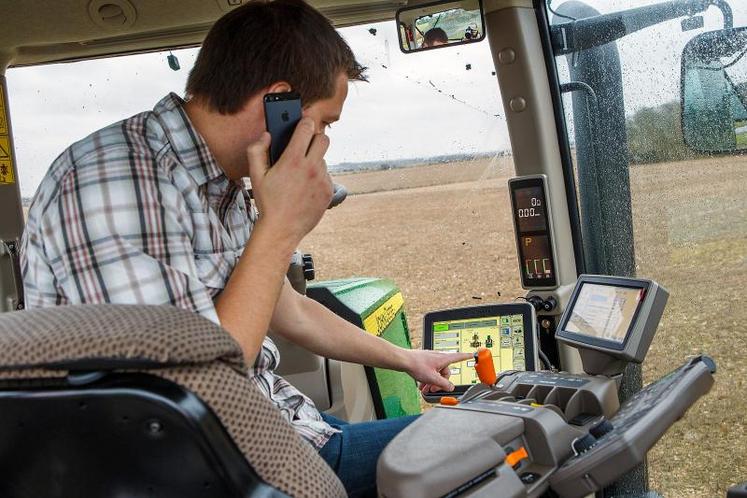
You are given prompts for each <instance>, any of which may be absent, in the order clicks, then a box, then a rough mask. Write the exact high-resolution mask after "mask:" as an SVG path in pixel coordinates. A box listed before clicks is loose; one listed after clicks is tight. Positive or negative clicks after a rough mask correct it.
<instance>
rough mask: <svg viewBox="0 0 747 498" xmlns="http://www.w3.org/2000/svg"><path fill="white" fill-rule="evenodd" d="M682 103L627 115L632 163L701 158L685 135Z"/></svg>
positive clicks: (667, 104)
mask: <svg viewBox="0 0 747 498" xmlns="http://www.w3.org/2000/svg"><path fill="white" fill-rule="evenodd" d="M680 112H681V111H680V103H679V102H677V101H674V102H668V103H666V104H662V105H660V106H657V107H644V108H643V109H641V110H639V111H638V112H636V113H635V114H633V115H632V116H630V117H628V118H627V120H626V121H627V123H626V126H627V131H628V151H629V153H630V162H631V164H647V163H659V162H668V161H684V160H687V159H694V158H697V157H701V154H699V153H697V152H695V151H693V150H691V149H690V148H689V147H688V146H687V145H686V144H685V141H684V138H683V136H682V122H681V118H680V116H681V114H680Z"/></svg>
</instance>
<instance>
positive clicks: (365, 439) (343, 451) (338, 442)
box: [319, 413, 418, 498]
mask: <svg viewBox="0 0 747 498" xmlns="http://www.w3.org/2000/svg"><path fill="white" fill-rule="evenodd" d="M322 418H323V419H324V421H325V422H327V423H328V424H329V425H331V426H332V427H334V428H336V429H340V430H341V431H342V432H339V433H337V434H333V435H332V437H331V438H330V440H329V441H327V444H325V445H324V446H323V447H322V448H321V449H320V450H319V455H320V456H321V457H322V458H323V459H324V461H325V462H327V464H328V465H329V466H330V467H332V470H334V471H335V474H337V477H339V478H340V481H342V484H343V485H344V486H345V490H346V491H347V492H348V496H349V497H350V498H363V497H375V496H376V462H377V461H378V460H379V455H380V454H381V452H382V451H383V450H384V447H385V446H386V445H387V444H389V441H391V440H392V439H393V438H394V436H396V435H397V434H399V432H400V431H401V430H402V429H404V428H405V427H407V426H408V425H410V424H411V423H412V422H414V421H415V420H416V419H417V418H418V415H413V416H409V417H399V418H392V419H386V420H375V421H373V422H360V423H356V424H349V423H347V422H345V421H343V420H340V419H338V418H335V417H333V416H331V415H327V414H325V413H322Z"/></svg>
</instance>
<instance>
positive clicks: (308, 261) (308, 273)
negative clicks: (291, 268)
mask: <svg viewBox="0 0 747 498" xmlns="http://www.w3.org/2000/svg"><path fill="white" fill-rule="evenodd" d="M301 261H302V262H303V278H305V279H306V280H314V278H315V277H316V273H315V272H314V259H313V258H312V257H311V254H304V255H303V256H301Z"/></svg>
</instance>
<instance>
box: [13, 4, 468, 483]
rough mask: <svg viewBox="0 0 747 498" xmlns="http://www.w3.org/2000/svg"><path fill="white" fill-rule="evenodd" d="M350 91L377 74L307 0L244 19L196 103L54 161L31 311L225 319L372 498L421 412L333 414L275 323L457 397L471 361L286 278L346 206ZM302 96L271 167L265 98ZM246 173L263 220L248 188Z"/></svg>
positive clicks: (298, 337) (39, 203) (206, 68)
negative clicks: (324, 223)
mask: <svg viewBox="0 0 747 498" xmlns="http://www.w3.org/2000/svg"><path fill="white" fill-rule="evenodd" d="M349 80H365V78H364V76H363V68H362V67H361V66H360V65H359V64H358V62H357V61H356V60H355V57H354V56H353V53H352V52H351V50H350V48H349V47H348V46H347V44H346V43H345V42H344V41H343V40H342V38H341V37H340V36H339V35H338V34H337V32H336V31H335V30H334V29H333V28H332V26H331V25H330V24H329V22H328V21H327V20H326V19H325V18H324V17H323V16H322V15H321V14H319V13H318V12H316V11H315V10H313V9H312V8H311V7H309V6H308V5H306V4H305V3H303V2H302V1H301V0H277V1H275V2H271V3H266V2H251V3H250V4H248V5H245V6H243V7H240V8H238V9H236V10H234V11H232V12H231V13H229V14H227V15H226V16H224V17H223V18H221V19H220V20H219V21H218V22H217V23H216V24H215V26H214V27H213V28H212V29H211V31H210V33H209V34H208V35H207V37H206V39H205V41H204V44H203V46H202V49H201V51H200V53H199V55H198V57H197V61H196V63H195V66H194V68H193V70H192V72H191V73H190V75H189V79H188V82H187V94H188V97H189V99H188V101H187V102H185V101H183V100H182V99H180V98H179V97H177V96H176V95H174V94H170V95H168V96H166V97H165V98H164V99H163V100H161V101H160V102H159V103H158V104H157V105H156V107H155V108H154V110H153V111H149V112H144V113H142V114H138V115H136V116H133V117H131V118H129V119H127V120H124V121H122V122H119V123H115V124H113V125H111V126H108V127H106V128H104V129H102V130H99V131H97V132H95V133H93V134H92V135H90V136H89V137H87V138H85V139H83V140H82V141H80V142H78V143H76V144H74V145H72V146H71V147H70V148H68V149H67V150H66V151H65V152H63V153H62V154H61V155H60V157H58V158H57V159H56V160H55V162H54V163H53V164H52V166H51V168H50V170H49V172H48V173H47V175H46V177H45V178H44V180H43V181H42V184H41V186H40V188H39V190H38V192H37V194H36V196H35V198H34V201H33V203H32V206H31V208H30V211H29V218H28V224H27V228H26V231H25V233H24V239H23V245H22V251H23V252H22V258H23V259H22V265H23V275H24V287H25V291H26V302H27V305H28V306H29V307H39V306H52V305H62V304H77V303H103V302H111V303H140V304H172V305H175V306H179V307H181V308H185V309H188V310H192V311H194V312H197V313H200V314H202V315H204V316H206V317H208V318H210V319H211V320H213V321H216V322H218V323H220V324H221V325H222V326H223V327H224V328H225V329H226V330H228V332H229V333H230V334H231V335H232V336H233V337H234V338H235V339H236V341H237V342H238V343H239V344H240V345H241V347H242V349H243V351H244V354H245V355H246V358H247V360H248V361H249V362H250V363H253V364H254V368H253V369H252V379H253V380H254V382H255V383H256V385H257V387H258V388H259V389H260V390H261V391H262V392H263V393H264V394H265V395H266V396H267V397H268V398H270V399H271V400H272V401H273V402H274V404H275V405H276V406H277V407H278V409H279V410H280V411H281V413H282V414H283V416H284V417H285V418H286V420H288V422H289V423H291V424H293V426H294V427H295V429H296V430H297V432H298V433H299V434H300V435H301V436H302V437H303V438H304V439H305V440H306V441H308V442H309V443H310V444H312V445H313V446H314V447H315V448H317V449H319V450H320V454H321V455H322V457H323V458H324V459H325V460H326V461H327V462H328V463H329V464H330V465H331V466H332V467H333V468H334V469H335V471H336V472H337V473H338V475H339V476H340V478H341V480H342V481H343V483H344V484H345V487H346V489H347V490H348V492H349V493H350V494H351V495H353V496H355V495H365V494H371V493H372V492H373V490H374V486H375V484H374V483H375V468H376V460H377V458H378V455H379V453H380V452H381V450H382V449H383V447H384V446H385V445H386V444H387V443H388V441H389V440H391V438H392V437H394V435H396V433H397V432H398V431H400V430H401V429H402V428H403V427H404V426H405V425H406V424H407V423H409V422H410V421H411V419H407V418H403V419H395V420H384V421H377V422H371V423H368V424H345V423H343V422H341V421H336V420H331V419H329V418H328V417H327V418H325V417H326V416H324V417H323V416H322V415H320V414H319V412H318V411H317V410H316V408H315V407H314V405H313V403H312V402H311V401H310V400H309V399H308V398H307V397H305V396H304V395H302V394H301V393H300V392H299V391H297V390H296V389H295V388H294V387H293V386H291V385H290V384H288V383H287V382H286V381H285V380H284V379H282V378H281V377H279V376H277V375H275V373H274V372H273V369H274V368H275V367H276V366H277V364H278V361H279V358H278V351H277V348H276V347H275V345H274V344H273V342H272V341H271V340H270V339H269V338H268V337H267V336H266V332H267V330H268V328H271V329H272V330H273V331H274V332H275V333H277V334H279V335H281V336H283V337H285V338H287V339H289V340H291V341H294V342H296V343H297V344H299V345H301V346H303V347H306V348H307V349H309V350H311V351H313V352H315V353H318V354H320V355H324V356H327V357H330V358H336V359H340V360H344V361H352V362H358V363H362V364H366V365H371V366H378V367H382V368H389V369H395V370H400V371H406V372H408V373H409V374H410V375H411V376H412V377H413V378H415V379H416V380H417V381H419V382H421V386H422V389H424V390H429V389H437V388H440V389H447V390H449V389H452V388H453V386H452V385H451V383H450V382H449V381H448V373H449V369H448V365H449V364H450V363H452V362H454V361H460V360H463V359H466V358H467V357H468V356H469V355H463V354H450V355H446V354H438V353H435V352H429V351H410V350H404V349H401V348H398V347H395V346H393V345H392V344H390V343H388V342H386V341H384V340H381V339H379V338H377V337H374V336H372V335H370V334H366V333H364V332H362V331H361V330H360V329H358V328H356V327H354V326H352V325H350V324H349V323H347V322H346V321H344V320H342V319H340V318H339V317H337V316H336V315H334V314H332V313H331V312H329V311H328V310H327V309H326V308H324V307H322V306H320V305H319V304H317V303H316V302H314V301H312V300H309V299H307V298H306V297H304V296H301V295H299V294H298V293H296V292H295V291H294V290H293V289H292V288H291V286H290V285H289V284H288V282H287V280H285V277H284V275H285V272H286V270H287V268H288V264H289V261H290V258H291V254H292V253H293V251H294V250H295V248H296V247H297V245H298V243H299V242H300V240H301V239H302V238H303V236H304V235H305V234H306V233H308V232H309V231H310V230H311V229H312V228H313V227H314V226H315V225H316V224H317V223H318V221H319V219H320V218H321V216H322V214H323V212H324V210H325V208H326V206H327V204H328V203H329V201H330V198H331V193H332V187H331V180H330V178H329V175H328V173H327V170H326V165H325V163H324V159H323V157H324V154H325V152H326V150H327V147H328V145H329V139H328V138H327V137H326V136H325V135H324V129H325V127H326V126H328V125H329V124H330V123H333V122H335V121H337V120H338V119H339V117H340V113H341V112H342V107H343V104H344V101H345V98H346V96H347V88H348V81H349ZM291 89H292V90H293V91H296V92H298V93H300V94H301V97H302V100H303V103H304V106H305V107H304V110H303V114H304V118H303V119H302V120H301V122H300V123H299V124H298V126H297V128H296V130H295V133H294V134H293V137H292V139H291V142H290V144H289V145H288V148H287V149H286V150H285V152H284V153H283V155H282V156H281V158H280V159H279V160H278V162H277V163H276V164H275V165H274V166H273V167H272V168H269V167H268V161H267V152H268V147H269V142H270V137H269V134H268V133H267V132H266V131H265V125H264V111H263V104H262V99H263V96H264V95H265V94H267V93H274V92H284V91H289V90H291ZM247 176H249V177H250V179H251V183H252V191H253V195H254V200H255V202H256V205H257V208H258V211H259V216H257V213H255V212H254V211H253V207H252V205H251V203H250V202H248V201H247V199H246V198H245V195H244V194H245V193H244V191H243V190H242V188H241V187H240V185H241V182H242V179H243V178H245V177H247ZM250 234H251V237H250ZM326 420H329V421H330V422H332V425H330V423H328V422H327V421H326Z"/></svg>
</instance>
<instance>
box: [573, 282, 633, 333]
mask: <svg viewBox="0 0 747 498" xmlns="http://www.w3.org/2000/svg"><path fill="white" fill-rule="evenodd" d="M644 295H645V289H640V288H631V287H618V286H613V285H600V284H594V283H589V282H584V283H583V285H582V286H581V290H580V291H579V293H578V297H577V298H576V301H575V302H574V304H573V308H572V309H571V312H570V313H571V314H570V317H569V318H568V323H567V324H566V326H565V330H567V331H568V332H573V333H575V334H581V335H586V336H590V337H595V338H597V339H602V340H606V341H612V342H615V343H619V344H622V343H623V342H625V337H626V336H627V334H628V331H629V330H630V326H631V324H632V323H633V318H634V317H635V314H636V311H637V310H638V307H639V305H640V303H641V300H642V299H643V296H644Z"/></svg>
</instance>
